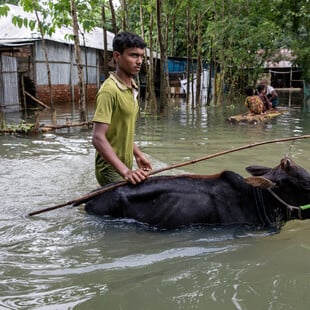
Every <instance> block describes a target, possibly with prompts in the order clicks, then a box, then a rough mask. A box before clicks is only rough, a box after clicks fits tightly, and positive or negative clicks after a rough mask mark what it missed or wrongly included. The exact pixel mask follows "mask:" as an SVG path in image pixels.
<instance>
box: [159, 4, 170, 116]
mask: <svg viewBox="0 0 310 310" xmlns="http://www.w3.org/2000/svg"><path fill="white" fill-rule="evenodd" d="M162 3H163V0H156V17H157V35H158V43H159V50H160V74H159V76H160V107H159V108H160V111H161V112H162V111H163V110H164V108H165V106H167V105H168V103H169V100H168V98H169V97H168V96H169V92H168V91H169V81H167V70H168V68H167V67H168V62H167V47H166V46H167V42H165V41H164V36H163V29H165V27H162V24H163V21H162V18H161V16H162ZM167 82H168V83H167Z"/></svg>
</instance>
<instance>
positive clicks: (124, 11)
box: [121, 0, 128, 31]
mask: <svg viewBox="0 0 310 310" xmlns="http://www.w3.org/2000/svg"><path fill="white" fill-rule="evenodd" d="M121 8H122V15H123V16H122V30H123V31H127V20H128V12H127V3H126V0H122V1H121Z"/></svg>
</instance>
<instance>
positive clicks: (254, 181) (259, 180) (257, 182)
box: [244, 176, 275, 189]
mask: <svg viewBox="0 0 310 310" xmlns="http://www.w3.org/2000/svg"><path fill="white" fill-rule="evenodd" d="M244 181H245V183H247V184H249V185H252V186H254V187H260V188H269V189H270V188H273V187H275V184H274V183H273V182H271V181H270V180H268V179H266V178H264V177H260V176H254V177H247V178H245V179H244Z"/></svg>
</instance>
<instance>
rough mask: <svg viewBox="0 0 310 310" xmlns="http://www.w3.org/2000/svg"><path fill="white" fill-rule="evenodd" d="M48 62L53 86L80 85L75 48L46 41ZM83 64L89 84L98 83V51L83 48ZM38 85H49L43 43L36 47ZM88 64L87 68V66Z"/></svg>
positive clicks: (37, 44) (39, 42)
mask: <svg viewBox="0 0 310 310" xmlns="http://www.w3.org/2000/svg"><path fill="white" fill-rule="evenodd" d="M46 45H47V48H48V60H49V64H50V70H51V78H52V84H53V85H57V84H66V85H70V84H71V85H76V84H77V83H78V74H77V67H76V64H75V55H74V47H73V46H72V45H69V44H60V43H57V42H52V41H46ZM81 56H82V63H83V65H84V78H85V82H86V83H87V84H96V83H97V75H98V74H97V57H96V50H95V49H91V48H86V55H85V49H84V48H81ZM35 64H36V84H37V85H47V84H48V80H47V70H46V64H45V57H44V51H43V49H42V43H41V41H38V42H36V45H35ZM86 64H87V66H86Z"/></svg>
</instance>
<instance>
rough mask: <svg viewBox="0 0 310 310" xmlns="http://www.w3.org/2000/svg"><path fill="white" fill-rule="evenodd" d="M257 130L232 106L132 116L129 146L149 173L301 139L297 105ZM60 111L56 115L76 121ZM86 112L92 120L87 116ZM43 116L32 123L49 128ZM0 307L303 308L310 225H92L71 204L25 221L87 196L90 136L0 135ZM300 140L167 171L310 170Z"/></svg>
mask: <svg viewBox="0 0 310 310" xmlns="http://www.w3.org/2000/svg"><path fill="white" fill-rule="evenodd" d="M280 99H281V100H280V105H281V106H282V107H283V108H285V109H287V112H286V113H285V114H283V115H282V116H280V117H278V118H276V119H273V120H272V121H270V122H268V123H265V124H261V125H232V124H229V123H227V122H226V121H225V119H226V118H227V117H228V116H230V115H234V114H238V113H239V112H240V111H244V109H243V107H242V105H241V104H240V106H234V105H227V106H223V107H203V108H201V109H200V108H199V109H195V110H191V109H187V108H186V107H185V105H184V103H180V104H177V106H176V108H174V109H173V110H172V111H171V113H167V114H165V115H162V116H159V117H157V118H154V117H141V118H140V119H139V122H138V125H137V133H136V141H137V143H138V145H139V146H140V147H141V149H142V150H143V151H144V152H145V153H146V154H147V156H149V158H150V159H151V161H152V163H153V166H154V168H155V169H158V168H162V167H165V166H168V165H171V164H175V163H180V162H184V161H188V160H191V159H196V158H200V157H202V156H206V155H208V154H212V153H216V152H220V151H223V150H226V149H230V148H235V147H238V146H242V145H246V144H249V143H253V142H259V141H264V140H270V139H276V138H284V137H289V136H297V135H305V134H309V132H310V122H309V113H303V112H302V107H301V105H302V102H301V99H300V97H298V96H297V98H296V99H294V98H293V100H292V102H291V105H290V106H288V97H287V94H281V98H280ZM76 114H77V113H75V112H74V113H72V112H71V110H70V106H69V107H64V108H62V109H61V108H59V111H58V117H59V118H60V121H61V120H63V121H64V120H65V119H66V118H69V119H72V118H73V119H74V118H76V117H77V115H76ZM90 115H91V111H90ZM48 117H49V115H48V113H45V114H43V115H42V121H43V122H48V121H49V119H48ZM0 141H1V144H0V175H1V177H0V189H1V198H2V201H1V215H0V258H1V259H0V309H44V310H45V309H79V310H81V309H87V310H89V309H109V310H110V309H111V310H113V309H129V310H131V309H132V310H136V309H150V310H152V309H156V310H157V309H162V310H165V309H167V310H168V309H169V310H173V309H220V310H225V309H229V310H230V309H249V310H253V309H294V310H295V309H309V305H310V294H309V290H310V280H309V279H310V274H309V272H310V268H309V261H310V241H309V233H310V221H308V220H305V221H297V220H296V221H291V222H289V223H287V224H286V225H285V226H284V227H283V228H282V230H281V231H280V233H275V231H272V230H270V231H268V230H266V231H265V230H264V231H262V230H260V231H255V230H244V229H241V228H238V227H231V228H226V229H224V228H218V227H217V228H216V227H214V228H186V229H180V230H174V231H154V230H152V229H149V228H147V227H145V226H143V225H141V224H138V223H135V222H134V221H131V220H117V219H114V220H113V219H109V220H108V219H102V218H98V217H95V216H90V215H88V214H86V213H85V212H84V210H83V208H82V207H76V208H72V207H70V206H68V207H64V208H62V209H58V210H54V211H50V212H48V213H43V214H41V215H39V216H34V217H31V218H29V217H27V214H28V213H29V212H31V211H34V210H39V209H42V208H45V207H49V206H53V205H55V204H59V203H62V202H66V201H68V200H72V199H74V198H78V197H80V196H81V195H84V194H86V193H87V192H89V191H90V190H92V189H94V188H96V187H97V184H96V181H95V179H94V167H93V164H94V150H93V147H92V145H91V131H90V130H88V129H83V130H81V129H78V128H75V129H71V130H70V131H69V130H61V131H57V132H50V133H44V134H41V135H39V136H35V137H21V136H11V135H6V136H0ZM309 151H310V141H309V140H308V139H307V140H299V141H295V142H294V143H292V142H284V143H277V144H270V145H265V146H261V147H257V148H252V149H248V150H244V151H242V152H236V153H232V154H228V155H225V156H221V157H218V158H214V159H210V160H208V161H204V162H201V163H198V164H195V165H189V166H186V167H183V168H181V169H178V170H173V171H169V172H166V174H167V173H171V174H178V173H183V172H192V173H205V174H211V173H216V172H220V171H221V170H224V169H230V170H234V171H236V172H239V173H240V174H242V175H244V176H246V175H247V173H246V171H245V169H244V168H245V167H246V166H248V165H251V164H260V165H265V166H275V165H277V164H278V163H279V161H280V159H281V158H282V157H283V156H285V155H289V156H290V157H292V158H293V159H294V160H295V161H296V162H297V163H298V164H300V165H301V166H303V167H304V168H306V169H307V170H308V171H309V170H310V165H309V154H310V152H309Z"/></svg>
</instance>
